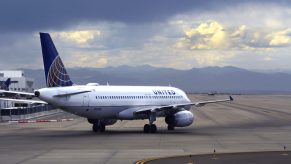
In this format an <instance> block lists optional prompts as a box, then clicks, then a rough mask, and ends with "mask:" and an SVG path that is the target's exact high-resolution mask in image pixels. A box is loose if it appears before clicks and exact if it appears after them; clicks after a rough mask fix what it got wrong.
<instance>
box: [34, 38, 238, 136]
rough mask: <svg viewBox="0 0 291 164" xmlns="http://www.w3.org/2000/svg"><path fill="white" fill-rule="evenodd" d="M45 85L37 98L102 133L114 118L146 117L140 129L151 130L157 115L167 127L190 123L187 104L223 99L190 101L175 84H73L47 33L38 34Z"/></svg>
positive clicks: (188, 105) (36, 93)
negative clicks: (146, 120) (173, 85)
mask: <svg viewBox="0 0 291 164" xmlns="http://www.w3.org/2000/svg"><path fill="white" fill-rule="evenodd" d="M40 40H41V46H42V54H43V62H44V70H45V77H46V85H47V88H42V89H39V90H37V91H35V96H37V97H39V99H41V100H43V101H45V102H47V103H50V104H53V105H54V106H57V107H59V108H60V109H63V110H65V111H67V112H70V113H73V114H76V115H79V116H82V117H85V118H87V119H88V122H89V123H91V124H93V131H94V132H97V131H100V132H103V131H105V127H106V125H112V124H114V123H115V122H116V121H117V120H135V119H148V120H149V124H145V125H144V132H146V133H155V132H156V131H157V127H156V125H155V124H154V122H155V121H156V118H157V117H165V122H166V123H167V124H168V130H174V128H175V127H186V126H189V125H191V124H192V123H193V121H194V116H193V114H192V112H190V109H191V106H196V107H200V106H203V105H205V104H208V103H217V102H225V101H232V100H233V99H232V97H229V99H224V100H214V101H201V102H191V101H190V100H189V99H188V97H187V95H186V94H185V92H183V91H182V90H180V89H178V88H175V87H166V86H165V87H157V86H107V85H106V86H102V85H98V84H97V83H89V84H87V85H76V84H74V83H73V82H72V81H71V80H70V77H69V75H68V73H67V71H66V69H65V67H64V64H63V62H62V60H61V58H60V56H59V54H58V52H57V50H56V48H55V46H54V43H53V41H52V39H51V37H50V35H49V34H47V33H40Z"/></svg>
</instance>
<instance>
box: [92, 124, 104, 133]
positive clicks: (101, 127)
mask: <svg viewBox="0 0 291 164" xmlns="http://www.w3.org/2000/svg"><path fill="white" fill-rule="evenodd" d="M92 130H93V132H105V125H103V124H102V123H100V122H99V123H95V124H93V127H92Z"/></svg>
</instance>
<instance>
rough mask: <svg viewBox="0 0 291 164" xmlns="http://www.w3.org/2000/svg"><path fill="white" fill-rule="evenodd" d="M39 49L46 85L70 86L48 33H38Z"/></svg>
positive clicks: (67, 76) (68, 78) (69, 80)
mask: <svg viewBox="0 0 291 164" xmlns="http://www.w3.org/2000/svg"><path fill="white" fill-rule="evenodd" d="M40 42H41V50H42V55H43V64H44V71H45V78H46V85H47V87H63V86H72V85H73V82H72V81H71V79H70V77H69V75H68V73H67V71H66V68H65V66H64V64H63V62H62V60H61V58H60V56H59V54H58V51H57V49H56V47H55V45H54V43H53V41H52V39H51V37H50V35H49V34H48V33H40Z"/></svg>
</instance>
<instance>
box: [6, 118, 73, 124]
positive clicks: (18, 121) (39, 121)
mask: <svg viewBox="0 0 291 164" xmlns="http://www.w3.org/2000/svg"><path fill="white" fill-rule="evenodd" d="M73 120H74V119H72V118H69V119H58V120H15V121H8V123H19V124H26V123H47V122H65V121H73Z"/></svg>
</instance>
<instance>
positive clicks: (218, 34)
mask: <svg viewBox="0 0 291 164" xmlns="http://www.w3.org/2000/svg"><path fill="white" fill-rule="evenodd" d="M185 35H186V36H187V37H188V38H189V39H190V40H194V42H198V43H197V44H194V45H192V46H191V49H219V48H225V47H226V46H227V44H228V36H227V33H226V32H225V31H224V28H223V26H222V25H221V24H220V23H218V22H216V21H212V22H206V23H201V24H200V25H199V26H198V27H197V28H192V29H189V30H186V31H185Z"/></svg>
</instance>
